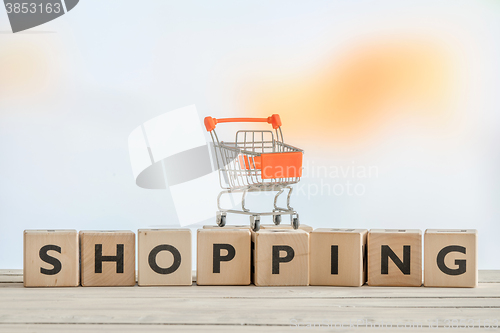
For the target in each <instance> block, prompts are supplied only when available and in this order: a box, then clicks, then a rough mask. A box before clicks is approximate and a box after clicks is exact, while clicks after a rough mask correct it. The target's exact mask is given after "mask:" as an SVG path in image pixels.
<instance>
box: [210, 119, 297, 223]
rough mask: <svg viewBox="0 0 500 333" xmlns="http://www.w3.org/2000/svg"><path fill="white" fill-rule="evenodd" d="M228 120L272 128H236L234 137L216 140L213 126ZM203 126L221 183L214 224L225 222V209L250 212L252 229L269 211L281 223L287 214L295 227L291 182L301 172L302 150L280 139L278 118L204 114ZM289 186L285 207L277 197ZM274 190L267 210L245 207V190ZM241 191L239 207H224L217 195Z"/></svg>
mask: <svg viewBox="0 0 500 333" xmlns="http://www.w3.org/2000/svg"><path fill="white" fill-rule="evenodd" d="M229 122H267V123H269V124H271V125H272V127H273V130H274V132H273V131H271V130H268V131H263V130H255V131H254V130H241V131H237V132H236V136H235V139H234V141H231V142H226V141H219V138H218V136H217V133H216V131H215V127H216V125H217V124H219V123H229ZM205 127H206V129H207V131H208V132H210V136H211V137H212V141H213V144H214V153H215V156H214V157H215V160H216V163H217V168H218V169H219V180H220V185H221V187H222V188H223V189H224V190H223V191H221V192H220V193H219V196H218V197H217V207H218V212H217V225H219V226H221V227H223V226H224V225H225V224H226V215H227V213H236V214H245V215H249V216H250V223H251V227H252V229H253V230H254V231H257V230H259V228H260V216H265V215H272V216H273V222H274V223H275V224H277V225H278V224H280V222H281V215H290V222H291V225H292V226H293V228H294V229H297V228H298V227H299V216H298V214H297V212H296V211H295V210H294V209H293V208H292V207H291V206H290V196H291V194H292V187H291V185H292V184H295V183H297V182H299V180H300V177H301V176H302V155H303V150H301V149H299V148H296V147H294V146H291V145H288V144H286V143H285V142H284V140H283V133H282V131H281V119H280V117H279V115H277V114H274V115H272V116H271V117H268V118H222V119H216V118H212V117H206V118H205ZM285 189H288V195H287V201H286V208H283V207H279V206H277V202H278V197H279V196H280V195H281V194H282V193H283V192H284V190H285ZM257 191H277V193H276V195H275V196H274V208H273V210H272V211H269V212H252V211H250V210H249V209H247V208H245V196H246V193H247V192H257ZM235 192H242V204H241V210H236V209H223V208H221V205H220V198H221V196H222V195H223V194H226V193H235Z"/></svg>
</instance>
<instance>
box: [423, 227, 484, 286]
mask: <svg viewBox="0 0 500 333" xmlns="http://www.w3.org/2000/svg"><path fill="white" fill-rule="evenodd" d="M424 286H426V287H477V230H473V229H466V230H436V229H432V230H426V231H425V235H424Z"/></svg>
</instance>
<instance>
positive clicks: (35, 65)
mask: <svg viewBox="0 0 500 333" xmlns="http://www.w3.org/2000/svg"><path fill="white" fill-rule="evenodd" d="M51 66H52V64H51V60H49V58H48V55H47V52H44V49H43V46H42V45H38V44H37V43H25V44H21V43H15V42H13V43H10V44H8V45H6V46H5V47H2V49H1V50H0V99H6V98H10V99H15V98H19V97H23V98H26V97H34V96H33V95H34V94H40V93H42V92H44V90H45V89H46V87H47V86H48V84H49V81H50V76H51V73H50V69H49V68H50V67H51Z"/></svg>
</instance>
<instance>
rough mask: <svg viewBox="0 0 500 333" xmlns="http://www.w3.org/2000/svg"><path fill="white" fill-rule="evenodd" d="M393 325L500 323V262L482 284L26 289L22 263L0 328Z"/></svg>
mask: <svg viewBox="0 0 500 333" xmlns="http://www.w3.org/2000/svg"><path fill="white" fill-rule="evenodd" d="M308 325H309V326H308ZM313 325H315V326H313ZM341 325H343V327H342V326H341ZM349 325H351V326H349ZM390 325H392V328H390V331H391V332H424V331H425V332H428V331H429V330H430V326H432V327H434V326H435V325H438V329H437V330H435V331H438V332H445V331H453V332H464V331H467V332H471V331H480V332H487V331H500V329H498V328H497V329H494V328H495V327H498V326H499V325H500V271H480V272H479V287H477V288H473V289H468V288H463V289H462V288H425V287H419V288H401V287H397V288H396V287H369V286H363V287H359V288H356V287H313V286H310V287H255V286H196V284H193V286H191V287H189V286H185V287H138V286H135V287H95V288H84V287H77V288H24V287H23V284H22V270H0V332H65V331H72V332H81V331H95V332H100V331H113V332H144V331H182V332H189V331H204V330H206V331H213V332H225V331H227V332H240V331H241V332H252V331H259V332H268V331H273V332H283V331H321V332H348V331H351V332H352V331H353V330H355V331H357V332H363V331H368V332H371V331H374V330H375V331H382V332H385V331H389V329H384V328H383V327H385V326H390ZM405 325H406V327H404V326H405ZM419 325H421V326H419ZM465 325H468V326H469V328H468V329H464V328H461V329H460V327H464V326H465ZM492 325H493V326H492ZM381 326H382V328H381ZM398 326H399V328H398ZM448 326H450V328H449V329H447V327H448ZM488 327H489V328H488Z"/></svg>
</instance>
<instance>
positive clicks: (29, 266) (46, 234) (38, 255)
mask: <svg viewBox="0 0 500 333" xmlns="http://www.w3.org/2000/svg"><path fill="white" fill-rule="evenodd" d="M78 259H79V253H78V233H77V232H76V230H25V231H24V274H23V276H24V286H25V287H76V286H78V285H79V284H80V276H79V260H78Z"/></svg>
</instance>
